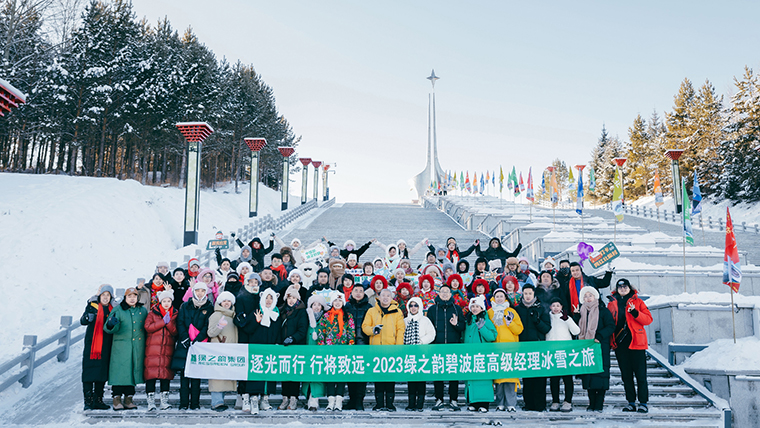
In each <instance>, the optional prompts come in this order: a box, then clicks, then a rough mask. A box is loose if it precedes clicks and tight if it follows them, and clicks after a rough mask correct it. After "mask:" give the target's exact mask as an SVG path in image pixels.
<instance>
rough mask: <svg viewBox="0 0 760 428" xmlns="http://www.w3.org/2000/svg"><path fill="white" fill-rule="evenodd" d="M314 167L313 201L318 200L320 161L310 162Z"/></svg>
mask: <svg viewBox="0 0 760 428" xmlns="http://www.w3.org/2000/svg"><path fill="white" fill-rule="evenodd" d="M311 164H312V165H314V200H315V201H316V200H317V199H319V167H320V166H322V161H311Z"/></svg>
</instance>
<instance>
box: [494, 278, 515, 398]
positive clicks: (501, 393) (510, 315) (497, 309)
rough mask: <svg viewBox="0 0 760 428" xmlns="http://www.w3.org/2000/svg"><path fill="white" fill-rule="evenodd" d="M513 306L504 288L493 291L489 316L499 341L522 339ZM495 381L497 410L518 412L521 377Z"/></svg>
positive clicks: (507, 341) (506, 341)
mask: <svg viewBox="0 0 760 428" xmlns="http://www.w3.org/2000/svg"><path fill="white" fill-rule="evenodd" d="M515 282H516V281H515ZM511 306H512V305H511V303H510V301H509V299H508V298H507V292H506V291H505V290H504V289H502V288H497V289H496V291H494V292H493V304H492V305H491V309H489V310H488V317H489V318H490V319H491V321H492V322H493V324H494V326H495V327H496V342H497V343H509V342H519V341H520V333H522V331H523V325H522V321H521V320H520V316H519V315H517V311H515V310H514V309H513V308H512V307H511ZM493 382H494V383H495V384H496V385H495V386H496V410H498V411H502V412H503V411H505V410H506V411H508V412H516V411H517V409H516V408H515V407H516V406H517V383H518V382H519V379H496V380H494V381H493Z"/></svg>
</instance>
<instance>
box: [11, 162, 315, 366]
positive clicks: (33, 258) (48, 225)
mask: <svg viewBox="0 0 760 428" xmlns="http://www.w3.org/2000/svg"><path fill="white" fill-rule="evenodd" d="M259 188H260V194H259V215H260V216H263V215H266V214H272V215H273V216H276V215H279V212H280V193H279V192H277V191H274V190H272V189H269V188H266V187H264V186H263V185H262V186H260V187H259ZM239 189H240V191H241V193H239V194H235V193H234V186H226V187H223V188H221V189H219V190H218V191H217V192H211V191H202V192H201V213H200V231H199V240H198V242H199V243H201V244H202V245H203V246H204V247H205V243H206V242H207V241H208V240H209V239H211V238H212V237H213V235H214V233H215V232H216V231H217V230H221V231H222V232H224V233H225V234H228V233H229V232H230V231H233V230H237V229H238V228H239V227H242V225H244V224H247V223H248V221H249V219H248V185H247V184H246V185H243V186H241V187H240V188H239ZM0 195H2V196H1V197H0V242H2V245H0V266H2V268H0V284H1V285H2V288H3V291H4V294H5V296H6V298H7V299H9V301H6V302H5V304H4V305H3V306H4V309H3V310H2V311H0V325H2V326H3V328H2V329H0V344H2V345H3V346H0V361H2V360H4V359H5V357H6V356H7V355H14V354H17V353H19V352H20V351H21V341H22V336H23V335H24V334H37V335H39V336H40V338H44V337H47V336H48V335H50V334H51V333H53V332H55V331H56V330H57V329H58V325H59V320H60V316H61V315H73V316H74V317H75V318H78V317H79V316H80V315H81V313H82V311H83V309H84V306H85V302H86V300H87V299H88V298H89V297H90V296H91V295H93V294H94V293H95V291H96V290H97V288H98V286H99V285H100V284H103V283H109V284H111V285H113V286H114V287H115V288H125V287H127V286H130V285H133V284H134V283H135V279H136V278H138V277H148V276H149V275H151V274H152V273H153V272H154V267H155V265H156V262H158V261H167V262H171V261H182V254H183V253H187V252H188V251H190V253H193V252H194V248H192V249H191V248H190V247H188V248H186V249H184V251H183V250H182V249H181V248H180V247H182V239H183V229H182V225H183V221H184V214H183V213H184V198H185V190H184V189H179V188H161V187H152V186H143V185H141V184H140V183H139V182H137V181H134V180H126V181H120V180H117V179H114V178H89V177H69V176H62V175H58V176H56V175H27V174H7V173H0ZM297 204H300V198H298V197H296V196H293V195H291V196H290V205H291V206H296V205H297Z"/></svg>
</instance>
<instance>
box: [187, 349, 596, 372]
mask: <svg viewBox="0 0 760 428" xmlns="http://www.w3.org/2000/svg"><path fill="white" fill-rule="evenodd" d="M601 371H602V359H601V348H600V346H599V344H598V343H595V342H594V341H592V340H571V341H549V342H522V343H519V342H518V343H467V344H452V345H384V346H383V345H370V346H350V345H340V346H316V345H293V346H288V347H285V346H281V345H255V344H225V343H195V344H194V345H192V346H191V347H190V350H189V351H188V358H187V361H186V365H185V374H186V376H187V377H190V378H195V379H227V380H263V381H300V382H323V381H327V380H329V381H331V382H374V381H387V382H403V381H409V380H410V379H411V380H414V381H435V380H450V379H457V380H462V381H465V380H491V379H503V378H510V377H511V378H514V377H521V378H528V377H549V376H569V375H578V374H587V373H600V372H601Z"/></svg>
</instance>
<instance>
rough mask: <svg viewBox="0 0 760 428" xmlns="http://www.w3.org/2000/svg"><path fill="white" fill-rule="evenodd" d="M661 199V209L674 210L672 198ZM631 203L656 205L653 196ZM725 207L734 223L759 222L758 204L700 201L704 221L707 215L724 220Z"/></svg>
mask: <svg viewBox="0 0 760 428" xmlns="http://www.w3.org/2000/svg"><path fill="white" fill-rule="evenodd" d="M663 201H664V202H665V204H664V205H662V206H661V207H660V210H661V211H662V210H668V211H673V210H674V205H673V198H671V197H666V198H664V199H663ZM631 205H638V206H641V207H646V208H652V209H655V208H657V206H656V205H655V204H654V196H645V197H643V198H639V199H637V200H635V201H633V202H631ZM726 207H728V208H729V210H730V211H731V221H733V222H734V224H741V223H742V222H743V221H744V222H747V225H750V224H753V225H754V224H760V207H759V206H758V204H746V203H741V204H737V205H732V204H731V201H721V202H718V203H714V202H712V201H710V200H708V199H705V200H703V201H702V216H703V218H704V221H707V217H712V218H713V221H716V222H717V221H718V219H719V218H722V219H723V221H724V222H725V220H726ZM697 215H699V214H697Z"/></svg>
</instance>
